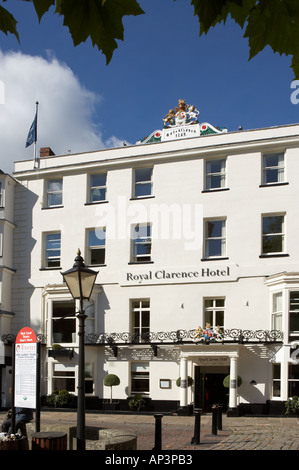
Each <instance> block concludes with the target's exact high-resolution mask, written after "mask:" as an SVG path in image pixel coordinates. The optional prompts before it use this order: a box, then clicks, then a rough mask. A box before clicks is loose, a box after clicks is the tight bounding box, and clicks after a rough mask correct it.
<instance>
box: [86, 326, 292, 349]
mask: <svg viewBox="0 0 299 470" xmlns="http://www.w3.org/2000/svg"><path fill="white" fill-rule="evenodd" d="M203 333H204V332H203ZM282 340H283V333H282V332H281V331H278V330H270V331H269V330H241V329H238V328H233V329H230V330H220V331H218V332H214V331H213V332H212V334H210V335H206V336H205V335H204V334H198V330H175V331H168V332H166V331H159V332H157V333H154V332H148V333H142V334H138V333H128V332H123V333H100V334H88V335H87V336H86V343H87V344H107V345H112V344H115V345H120V346H121V345H126V344H127V345H130V344H140V343H141V344H153V343H154V344H170V343H173V344H175V343H182V344H188V343H189V344H190V343H195V344H196V343H198V344H202V343H204V344H210V343H229V342H233V343H245V342H258V343H273V342H282Z"/></svg>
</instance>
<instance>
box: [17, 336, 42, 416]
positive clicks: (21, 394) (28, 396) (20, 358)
mask: <svg viewBox="0 0 299 470" xmlns="http://www.w3.org/2000/svg"><path fill="white" fill-rule="evenodd" d="M36 346H37V341H36V335H35V333H34V331H33V330H32V329H31V328H28V327H25V328H22V330H20V331H19V333H18V334H17V337H16V344H15V406H17V407H21V408H35V407H36V361H37V347H36Z"/></svg>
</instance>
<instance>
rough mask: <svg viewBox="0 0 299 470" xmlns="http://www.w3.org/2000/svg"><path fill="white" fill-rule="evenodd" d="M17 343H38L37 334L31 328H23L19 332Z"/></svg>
mask: <svg viewBox="0 0 299 470" xmlns="http://www.w3.org/2000/svg"><path fill="white" fill-rule="evenodd" d="M16 343H21V344H22V343H36V335H35V333H34V331H33V330H32V329H31V328H28V327H25V328H22V329H21V330H20V331H19V333H18V334H17V338H16Z"/></svg>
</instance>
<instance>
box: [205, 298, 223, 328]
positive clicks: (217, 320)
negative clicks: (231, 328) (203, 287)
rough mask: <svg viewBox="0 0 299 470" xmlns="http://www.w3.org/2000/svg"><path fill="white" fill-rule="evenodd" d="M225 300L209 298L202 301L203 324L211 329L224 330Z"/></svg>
mask: <svg viewBox="0 0 299 470" xmlns="http://www.w3.org/2000/svg"><path fill="white" fill-rule="evenodd" d="M224 313H225V298H211V299H205V300H204V324H205V325H206V324H209V325H210V327H211V328H212V329H214V328H216V327H219V328H220V329H222V330H223V328H224Z"/></svg>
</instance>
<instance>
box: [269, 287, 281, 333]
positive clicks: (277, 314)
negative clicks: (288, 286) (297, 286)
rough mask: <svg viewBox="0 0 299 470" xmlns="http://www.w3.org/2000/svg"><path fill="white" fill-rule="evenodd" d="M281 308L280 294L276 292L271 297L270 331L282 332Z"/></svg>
mask: <svg viewBox="0 0 299 470" xmlns="http://www.w3.org/2000/svg"><path fill="white" fill-rule="evenodd" d="M282 308H283V306H282V292H277V293H275V294H273V297H272V322H271V327H272V330H278V331H282Z"/></svg>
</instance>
